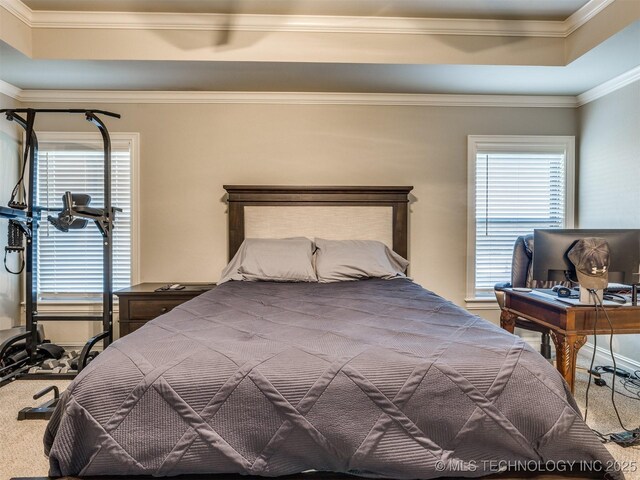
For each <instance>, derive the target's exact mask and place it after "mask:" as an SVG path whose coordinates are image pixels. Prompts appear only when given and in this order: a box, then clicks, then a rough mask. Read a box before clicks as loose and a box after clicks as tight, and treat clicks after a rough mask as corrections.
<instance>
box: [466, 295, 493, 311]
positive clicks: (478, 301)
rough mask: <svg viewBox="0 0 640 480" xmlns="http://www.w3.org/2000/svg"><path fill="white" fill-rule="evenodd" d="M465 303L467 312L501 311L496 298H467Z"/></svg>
mask: <svg viewBox="0 0 640 480" xmlns="http://www.w3.org/2000/svg"><path fill="white" fill-rule="evenodd" d="M464 302H465V306H466V308H467V310H500V306H499V305H498V301H497V300H496V299H495V298H490V297H479V298H465V299H464Z"/></svg>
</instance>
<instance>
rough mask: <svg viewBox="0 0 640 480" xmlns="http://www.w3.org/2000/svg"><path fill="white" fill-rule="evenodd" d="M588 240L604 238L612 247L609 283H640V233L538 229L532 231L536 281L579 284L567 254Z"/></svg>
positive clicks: (636, 231)
mask: <svg viewBox="0 0 640 480" xmlns="http://www.w3.org/2000/svg"><path fill="white" fill-rule="evenodd" d="M585 237H600V238H604V239H605V240H606V241H607V243H608V244H609V250H610V258H609V262H610V265H609V283H623V284H627V285H628V284H631V283H637V282H639V281H640V280H639V279H638V276H637V275H635V276H634V275H633V274H634V273H636V274H637V273H638V270H639V269H640V266H639V265H640V230H631V229H629V230H602V229H558V228H554V229H539V230H534V232H533V246H534V249H533V279H534V280H540V281H555V282H562V281H566V280H567V279H571V280H572V281H574V282H577V278H576V271H575V267H574V265H573V263H571V260H569V257H568V256H567V253H568V252H569V250H571V248H572V247H573V246H574V244H575V243H576V242H577V241H578V240H580V239H581V238H585Z"/></svg>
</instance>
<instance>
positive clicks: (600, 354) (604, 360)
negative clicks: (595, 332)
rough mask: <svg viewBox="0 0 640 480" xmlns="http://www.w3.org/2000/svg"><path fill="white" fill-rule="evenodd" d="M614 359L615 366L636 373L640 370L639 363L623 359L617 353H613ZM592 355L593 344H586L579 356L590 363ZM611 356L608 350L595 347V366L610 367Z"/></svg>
mask: <svg viewBox="0 0 640 480" xmlns="http://www.w3.org/2000/svg"><path fill="white" fill-rule="evenodd" d="M613 353H614V355H615V357H616V365H617V366H618V367H622V368H624V369H626V370H631V371H632V372H633V371H636V370H640V362H638V361H637V360H634V359H632V358H629V357H625V356H624V355H620V354H619V353H615V352H613ZM592 355H593V344H591V343H587V344H585V346H584V347H582V348H581V349H580V356H582V357H587V358H588V359H589V361H591V356H592ZM612 364H613V362H612V361H611V354H610V353H609V349H608V348H604V347H596V359H595V365H612Z"/></svg>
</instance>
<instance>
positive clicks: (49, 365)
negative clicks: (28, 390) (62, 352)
mask: <svg viewBox="0 0 640 480" xmlns="http://www.w3.org/2000/svg"><path fill="white" fill-rule="evenodd" d="M59 364H60V362H59V361H58V360H56V359H55V358H47V359H46V360H45V361H44V362H42V369H43V370H53V369H54V368H55V367H57V366H58V365H59Z"/></svg>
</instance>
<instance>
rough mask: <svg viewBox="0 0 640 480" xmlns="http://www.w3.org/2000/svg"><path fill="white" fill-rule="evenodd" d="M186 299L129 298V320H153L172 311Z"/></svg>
mask: <svg viewBox="0 0 640 480" xmlns="http://www.w3.org/2000/svg"><path fill="white" fill-rule="evenodd" d="M184 302H185V299H180V300H177V299H173V300H171V299H161V300H133V299H132V300H129V320H151V319H153V318H156V317H159V316H160V315H162V314H165V313H167V312H170V311H171V310H173V309H174V308H175V307H177V306H178V305H180V304H181V303H184Z"/></svg>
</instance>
